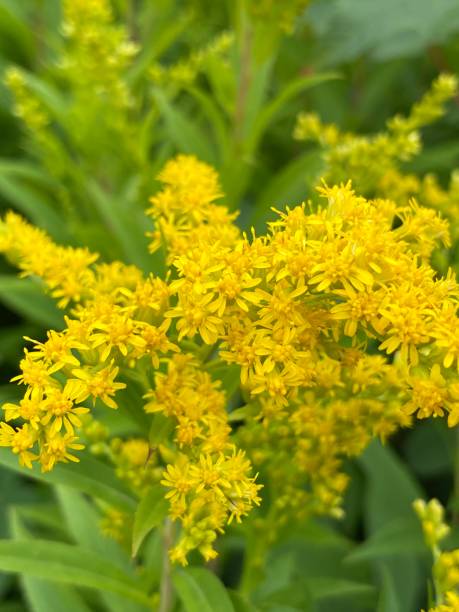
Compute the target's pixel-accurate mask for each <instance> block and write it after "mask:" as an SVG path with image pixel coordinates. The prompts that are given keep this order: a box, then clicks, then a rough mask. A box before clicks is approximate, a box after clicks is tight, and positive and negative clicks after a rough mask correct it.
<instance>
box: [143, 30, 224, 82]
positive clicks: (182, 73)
mask: <svg viewBox="0 0 459 612" xmlns="http://www.w3.org/2000/svg"><path fill="white" fill-rule="evenodd" d="M233 42H234V37H233V35H232V33H230V32H222V33H221V34H219V35H218V36H217V37H216V38H214V40H212V41H211V42H210V43H209V44H208V45H206V46H205V47H204V48H203V49H200V50H199V51H195V52H193V53H192V54H191V55H190V56H189V57H188V58H186V59H182V60H180V61H178V62H177V63H175V64H172V65H170V66H163V65H162V64H159V63H154V64H153V65H152V66H151V67H150V69H149V74H150V78H151V80H152V81H153V82H154V83H155V84H157V85H161V86H162V87H164V86H167V87H170V86H173V87H174V88H180V87H186V86H189V85H191V83H193V81H195V80H196V78H197V77H198V75H199V74H200V72H202V71H203V70H204V69H205V66H206V64H208V63H209V62H211V61H214V62H215V61H216V62H219V63H221V62H224V61H225V60H226V59H227V58H226V56H227V54H228V50H229V49H230V48H231V46H232V45H233Z"/></svg>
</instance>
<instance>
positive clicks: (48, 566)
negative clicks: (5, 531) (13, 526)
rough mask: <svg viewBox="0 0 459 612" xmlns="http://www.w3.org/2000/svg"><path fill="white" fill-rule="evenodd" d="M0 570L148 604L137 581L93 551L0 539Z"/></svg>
mask: <svg viewBox="0 0 459 612" xmlns="http://www.w3.org/2000/svg"><path fill="white" fill-rule="evenodd" d="M0 569H2V570H3V571H5V572H13V573H20V574H24V575H26V576H34V577H37V578H43V579H45V580H51V581H53V582H61V583H67V584H73V585H76V586H83V587H88V588H93V589H97V590H101V591H109V592H113V593H118V594H120V595H123V596H124V597H127V598H128V599H132V600H133V601H136V602H138V603H141V604H144V605H145V606H147V607H148V606H150V608H151V602H150V599H149V598H148V597H147V596H146V595H145V593H144V592H143V591H142V590H141V588H140V585H139V583H138V582H137V581H136V580H133V579H131V578H129V577H128V576H127V575H126V573H125V572H123V571H122V570H120V569H119V568H118V567H116V566H115V565H113V564H111V563H109V562H108V561H107V560H106V559H103V558H101V557H98V556H97V555H96V554H95V553H94V552H93V551H88V550H86V549H84V548H80V547H78V546H71V545H69V544H63V543H61V542H53V541H48V540H37V539H35V540H34V541H33V542H31V541H30V540H24V541H19V540H0Z"/></svg>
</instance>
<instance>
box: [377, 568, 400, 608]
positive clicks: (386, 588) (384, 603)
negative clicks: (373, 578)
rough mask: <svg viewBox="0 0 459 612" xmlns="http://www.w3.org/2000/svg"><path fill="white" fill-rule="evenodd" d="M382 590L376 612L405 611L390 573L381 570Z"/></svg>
mask: <svg viewBox="0 0 459 612" xmlns="http://www.w3.org/2000/svg"><path fill="white" fill-rule="evenodd" d="M381 582H382V585H381V591H380V596H379V600H378V608H377V610H376V612H403V610H402V608H401V606H400V602H399V600H398V598H397V592H396V590H395V587H394V583H393V580H392V577H391V575H390V573H389V572H388V571H387V570H386V569H384V570H383V571H382V572H381Z"/></svg>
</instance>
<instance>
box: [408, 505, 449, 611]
mask: <svg viewBox="0 0 459 612" xmlns="http://www.w3.org/2000/svg"><path fill="white" fill-rule="evenodd" d="M413 507H414V510H415V511H416V514H417V515H418V517H419V519H420V521H421V524H422V530H423V532H424V538H425V541H426V544H427V546H428V547H429V548H430V549H431V551H432V556H433V561H434V564H433V581H434V586H435V601H436V604H437V605H436V606H435V607H433V608H429V612H456V611H457V610H458V609H459V594H458V593H457V588H458V587H459V550H452V551H442V550H441V548H440V542H441V541H442V540H443V539H444V538H445V537H446V536H447V535H448V533H449V531H450V528H449V526H448V525H447V524H446V523H445V521H444V514H445V511H444V508H443V506H442V505H441V504H440V502H439V501H438V500H436V499H431V500H430V501H429V502H428V503H426V502H425V501H424V500H422V499H417V500H416V501H415V502H414V503H413Z"/></svg>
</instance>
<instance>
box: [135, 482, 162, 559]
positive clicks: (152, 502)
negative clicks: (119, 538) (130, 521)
mask: <svg viewBox="0 0 459 612" xmlns="http://www.w3.org/2000/svg"><path fill="white" fill-rule="evenodd" d="M164 494H165V489H164V487H163V486H161V485H159V484H158V485H154V486H152V487H151V488H150V489H149V490H148V491H147V493H146V494H145V496H144V497H142V499H141V500H140V503H139V505H138V507H137V510H136V512H135V515H134V527H133V530H132V556H133V557H135V556H136V555H137V553H138V551H139V548H140V545H141V544H142V542H143V541H144V539H145V538H146V536H147V535H148V534H149V533H150V531H151V530H152V529H154V528H155V527H158V526H159V525H160V524H161V522H162V521H163V519H164V518H165V517H166V516H167V510H168V508H169V503H168V501H167V500H166V499H165V498H164Z"/></svg>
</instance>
